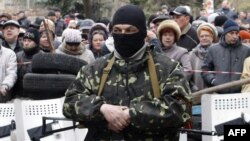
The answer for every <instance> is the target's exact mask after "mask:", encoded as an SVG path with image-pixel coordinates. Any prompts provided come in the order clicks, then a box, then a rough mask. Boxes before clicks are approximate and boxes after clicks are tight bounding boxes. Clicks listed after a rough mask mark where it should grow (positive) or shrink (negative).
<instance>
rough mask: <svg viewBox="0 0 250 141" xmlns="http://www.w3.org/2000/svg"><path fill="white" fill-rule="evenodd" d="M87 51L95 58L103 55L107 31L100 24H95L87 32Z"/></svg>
mask: <svg viewBox="0 0 250 141" xmlns="http://www.w3.org/2000/svg"><path fill="white" fill-rule="evenodd" d="M88 37H89V49H90V50H91V51H92V52H93V54H94V56H95V58H98V57H101V56H103V55H105V54H104V53H103V52H102V48H103V46H104V43H105V40H107V39H108V29H107V27H106V26H105V25H104V24H102V23H95V24H94V25H93V26H92V28H91V29H90V32H89V36H88Z"/></svg>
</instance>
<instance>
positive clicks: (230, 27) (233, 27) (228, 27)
mask: <svg viewBox="0 0 250 141" xmlns="http://www.w3.org/2000/svg"><path fill="white" fill-rule="evenodd" d="M223 28H224V33H223V34H224V35H225V34H227V33H228V32H231V31H239V30H240V27H239V25H238V24H237V23H236V22H234V21H233V20H231V19H228V20H227V21H226V22H225V23H224V26H223Z"/></svg>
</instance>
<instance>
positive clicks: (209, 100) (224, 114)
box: [201, 93, 250, 141]
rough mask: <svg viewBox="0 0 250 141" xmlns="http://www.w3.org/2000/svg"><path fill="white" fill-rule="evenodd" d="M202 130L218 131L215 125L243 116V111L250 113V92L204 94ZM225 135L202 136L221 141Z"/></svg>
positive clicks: (207, 139)
mask: <svg viewBox="0 0 250 141" xmlns="http://www.w3.org/2000/svg"><path fill="white" fill-rule="evenodd" d="M201 105H202V130H208V131H216V130H215V126H216V125H218V124H220V123H224V122H227V121H230V120H233V119H236V118H239V117H241V113H248V114H250V94H249V93H241V94H216V95H203V96H202V98H201ZM223 138H224V137H223V136H220V137H218V136H204V135H203V136H202V141H220V140H222V139H223Z"/></svg>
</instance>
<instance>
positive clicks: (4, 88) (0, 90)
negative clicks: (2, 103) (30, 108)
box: [0, 85, 8, 96]
mask: <svg viewBox="0 0 250 141" xmlns="http://www.w3.org/2000/svg"><path fill="white" fill-rule="evenodd" d="M7 92H8V87H7V86H5V85H3V86H1V87H0V94H1V95H3V96H5V95H6V94H7Z"/></svg>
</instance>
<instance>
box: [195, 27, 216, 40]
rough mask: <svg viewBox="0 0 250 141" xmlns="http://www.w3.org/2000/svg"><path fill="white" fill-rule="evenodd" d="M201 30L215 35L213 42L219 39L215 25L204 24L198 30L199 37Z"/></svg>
mask: <svg viewBox="0 0 250 141" xmlns="http://www.w3.org/2000/svg"><path fill="white" fill-rule="evenodd" d="M201 30H209V32H210V33H211V34H212V35H213V40H214V41H216V40H217V37H218V32H217V29H216V27H215V26H214V25H212V24H210V23H202V24H201V25H200V26H199V27H198V29H197V35H198V36H199V35H200V33H201Z"/></svg>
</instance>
